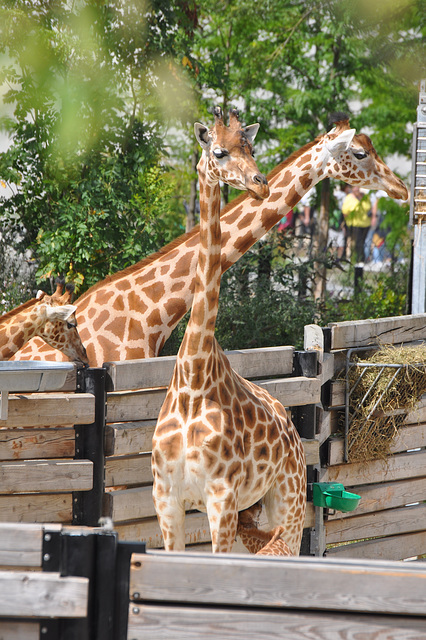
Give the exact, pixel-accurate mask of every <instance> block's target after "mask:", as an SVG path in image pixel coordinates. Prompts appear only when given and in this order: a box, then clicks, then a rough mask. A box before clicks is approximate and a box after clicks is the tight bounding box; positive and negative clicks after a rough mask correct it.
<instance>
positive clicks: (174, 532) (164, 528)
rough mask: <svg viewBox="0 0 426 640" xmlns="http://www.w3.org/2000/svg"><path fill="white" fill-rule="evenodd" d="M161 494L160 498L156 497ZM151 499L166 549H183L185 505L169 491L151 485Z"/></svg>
mask: <svg viewBox="0 0 426 640" xmlns="http://www.w3.org/2000/svg"><path fill="white" fill-rule="evenodd" d="M158 493H160V494H161V498H159V497H158ZM153 500H154V506H155V511H156V513H157V518H158V523H159V525H160V529H161V533H162V536H163V540H164V548H165V550H166V551H183V550H184V549H185V507H184V505H183V504H182V502H181V501H180V500H178V499H177V498H176V497H175V496H173V494H172V493H171V492H167V493H166V492H164V491H160V492H159V491H158V486H155V485H154V487H153Z"/></svg>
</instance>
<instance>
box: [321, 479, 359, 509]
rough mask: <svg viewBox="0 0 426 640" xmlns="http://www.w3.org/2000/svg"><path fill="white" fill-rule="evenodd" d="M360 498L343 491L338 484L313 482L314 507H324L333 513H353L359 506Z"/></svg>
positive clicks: (342, 487) (343, 488) (341, 486)
mask: <svg viewBox="0 0 426 640" xmlns="http://www.w3.org/2000/svg"><path fill="white" fill-rule="evenodd" d="M360 500H361V496H359V495H357V494H356V493H350V492H349V491H345V487H344V486H343V485H342V484H340V482H314V483H313V502H314V506H315V507H325V508H326V509H334V510H335V511H344V512H347V511H353V510H354V509H356V508H357V506H358V505H359V501H360Z"/></svg>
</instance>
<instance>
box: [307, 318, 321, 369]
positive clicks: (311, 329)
mask: <svg viewBox="0 0 426 640" xmlns="http://www.w3.org/2000/svg"><path fill="white" fill-rule="evenodd" d="M303 348H304V349H305V351H316V352H317V354H318V362H319V363H322V362H323V359H324V333H323V330H322V327H319V326H318V325H317V324H305V326H304V331H303Z"/></svg>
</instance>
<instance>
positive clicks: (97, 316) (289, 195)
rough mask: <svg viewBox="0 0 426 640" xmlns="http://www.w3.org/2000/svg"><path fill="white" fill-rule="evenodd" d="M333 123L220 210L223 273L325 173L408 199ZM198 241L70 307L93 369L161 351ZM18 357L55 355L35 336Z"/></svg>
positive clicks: (182, 304)
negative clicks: (263, 183)
mask: <svg viewBox="0 0 426 640" xmlns="http://www.w3.org/2000/svg"><path fill="white" fill-rule="evenodd" d="M334 122H335V124H336V126H335V127H333V129H332V130H331V131H329V132H328V133H326V134H324V135H321V136H319V137H318V138H316V139H315V140H314V141H313V142H309V143H308V144H307V145H305V146H304V147H302V148H301V149H299V150H298V151H296V152H295V153H293V154H292V155H291V156H290V157H289V158H288V159H287V160H285V161H284V162H283V163H281V164H280V165H278V166H277V167H276V168H275V169H274V170H273V171H272V172H271V173H270V174H269V176H268V183H269V187H270V195H269V197H268V198H265V200H263V201H262V202H259V201H258V200H256V199H254V198H253V196H252V194H250V193H248V194H243V195H241V196H239V197H238V198H236V199H235V200H233V201H232V202H231V203H230V204H229V205H227V206H226V207H225V209H224V212H223V213H222V216H221V226H222V271H226V270H227V269H229V267H231V266H232V265H233V264H234V263H235V262H236V261H237V260H238V259H239V258H240V257H241V256H242V255H243V254H244V253H245V252H246V251H247V250H248V249H249V248H250V247H251V246H253V244H254V243H255V242H257V240H259V238H261V237H262V236H263V235H264V234H265V233H266V232H267V231H268V230H269V229H271V228H272V227H273V226H274V225H275V224H276V223H277V222H279V220H280V219H281V218H282V217H283V216H284V215H286V213H288V212H289V211H290V209H292V208H293V207H294V206H295V205H296V204H297V203H298V202H299V200H300V198H301V197H302V196H303V195H304V194H305V193H306V192H307V191H308V190H309V189H310V188H311V187H313V186H314V185H315V184H317V182H319V181H320V180H322V179H323V178H326V177H329V178H334V179H338V180H343V181H344V182H347V183H349V184H355V185H359V186H361V187H365V188H368V189H383V190H384V191H386V192H387V194H388V195H389V196H390V197H391V198H402V199H406V198H407V197H408V192H407V189H406V187H405V185H404V183H403V182H402V181H401V180H400V179H399V178H397V176H395V175H394V174H393V173H392V171H391V170H390V169H389V168H388V167H387V166H386V164H385V163H384V162H383V161H382V160H381V159H380V158H379V157H378V155H377V153H376V151H375V150H374V147H373V145H372V143H371V140H370V138H369V137H368V136H366V135H364V134H358V135H355V129H350V128H349V121H348V119H347V117H346V116H344V115H342V114H338V115H337V116H336V117H335V119H334ZM198 246H199V231H198V228H196V229H194V230H192V231H191V232H189V233H187V234H184V235H183V236H180V237H179V238H177V239H176V240H174V241H173V242H171V243H170V244H168V245H167V246H165V247H163V249H161V250H160V251H159V252H158V253H155V254H153V255H151V256H148V257H147V258H145V259H144V260H142V261H141V262H139V263H137V264H135V265H133V266H131V267H129V268H127V269H124V270H123V271H119V272H118V273H116V274H114V275H112V276H108V277H107V278H105V279H104V280H102V281H101V282H99V283H97V284H96V285H94V286H93V287H92V288H91V289H88V291H86V293H84V294H83V295H82V296H81V297H80V298H79V299H78V300H76V302H75V304H76V306H77V319H78V322H79V328H80V335H81V337H82V340H84V343H85V344H86V347H87V353H88V356H89V361H90V364H91V366H102V364H103V363H104V362H110V361H114V360H131V359H135V358H149V357H155V356H158V354H159V353H160V351H161V349H162V347H163V345H164V343H165V341H166V340H167V338H168V337H169V336H170V334H171V332H172V330H173V329H174V327H175V326H176V325H177V323H178V322H179V320H180V319H181V318H182V316H183V315H184V314H185V313H186V311H188V309H189V308H190V307H191V304H192V296H193V292H194V283H195V271H196V265H197V255H198ZM18 357H19V358H27V359H28V358H32V359H37V358H43V359H46V360H47V359H49V360H54V359H60V354H58V353H57V352H56V355H55V352H54V351H53V350H52V349H50V348H49V347H48V346H47V345H44V346H43V344H42V343H41V342H40V341H37V343H36V342H35V341H32V343H31V345H29V346H28V347H27V348H26V349H25V350H23V352H22V353H21V354H20V355H19V356H18Z"/></svg>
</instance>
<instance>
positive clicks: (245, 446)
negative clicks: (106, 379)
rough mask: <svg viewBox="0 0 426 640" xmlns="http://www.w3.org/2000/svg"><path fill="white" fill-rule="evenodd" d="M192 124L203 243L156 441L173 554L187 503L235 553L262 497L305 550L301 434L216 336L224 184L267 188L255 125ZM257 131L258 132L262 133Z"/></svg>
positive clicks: (163, 517)
mask: <svg viewBox="0 0 426 640" xmlns="http://www.w3.org/2000/svg"><path fill="white" fill-rule="evenodd" d="M215 117H216V121H215V125H214V127H213V128H212V129H211V130H208V129H207V127H205V126H204V125H196V127H195V133H196V137H197V139H198V141H199V142H200V144H201V146H202V148H203V153H202V156H201V159H200V162H199V164H198V167H197V169H198V175H199V184H200V247H199V256H198V265H197V271H196V280H195V291H194V299H193V304H192V310H191V316H190V319H189V322H188V325H187V328H186V331H185V335H184V337H183V340H182V344H181V346H180V349H179V353H178V355H177V358H176V365H175V368H174V372H173V376H172V380H171V383H170V385H169V388H168V390H167V394H166V398H165V400H164V403H163V406H162V408H161V410H160V414H159V417H158V421H157V425H156V428H155V431H154V436H153V441H152V470H153V477H154V483H153V499H154V505H155V509H156V512H157V516H158V521H159V524H160V528H161V531H162V534H163V539H164V544H165V548H166V549H167V550H179V549H183V548H184V547H185V532H184V519H185V509H186V508H193V509H199V510H201V511H206V512H207V517H208V520H209V526H210V532H211V538H212V548H213V551H214V552H218V551H223V552H229V551H231V549H232V545H233V542H234V540H235V534H236V530H237V521H238V511H241V510H243V509H246V508H247V507H249V506H251V505H252V504H253V503H255V502H257V501H258V500H259V499H260V498H262V497H264V499H265V504H266V509H267V514H268V519H269V521H270V522H271V523H272V524H273V525H274V526H280V527H283V528H284V530H285V532H286V540H287V542H288V545H289V547H290V548H291V550H292V553H293V554H294V555H297V554H298V553H299V547H300V542H301V537H302V532H303V525H304V518H305V508H306V465H305V455H304V450H303V446H302V443H301V440H300V437H299V435H298V433H297V431H296V429H295V427H294V425H293V424H292V422H291V421H290V420H289V418H288V416H287V413H286V411H285V409H284V407H283V406H282V405H281V404H280V403H279V402H278V401H277V400H276V399H274V398H272V396H270V395H269V394H268V393H267V392H266V391H265V390H264V389H261V388H260V387H258V386H257V385H255V384H253V383H251V382H248V381H247V380H245V379H244V378H242V377H241V376H239V375H238V374H237V373H236V372H235V371H233V369H232V368H231V365H230V363H229V360H228V358H227V356H226V355H225V353H224V352H223V351H222V349H221V347H220V346H219V344H218V343H217V341H216V338H215V335H214V332H215V324H216V317H217V312H218V303H219V288H220V280H221V274H222V266H221V260H220V251H221V224H220V188H219V180H221V181H223V182H226V183H229V184H232V185H233V186H236V187H237V188H240V189H246V188H247V186H249V188H250V189H251V190H252V191H253V192H254V193H255V194H256V195H257V196H259V197H261V198H265V197H267V195H268V192H269V187H268V185H267V181H266V179H265V178H264V176H263V175H262V174H261V173H260V172H259V171H258V169H257V166H256V164H255V162H254V160H253V157H252V142H251V141H252V139H253V138H252V137H251V134H252V133H253V131H254V130H253V129H249V133H247V128H246V129H244V128H242V127H241V125H240V124H239V122H238V118H237V115H236V113H235V112H231V113H230V126H229V127H226V126H225V125H224V123H223V120H222V117H221V113H218V112H217V111H216V112H215ZM256 131H257V130H256Z"/></svg>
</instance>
